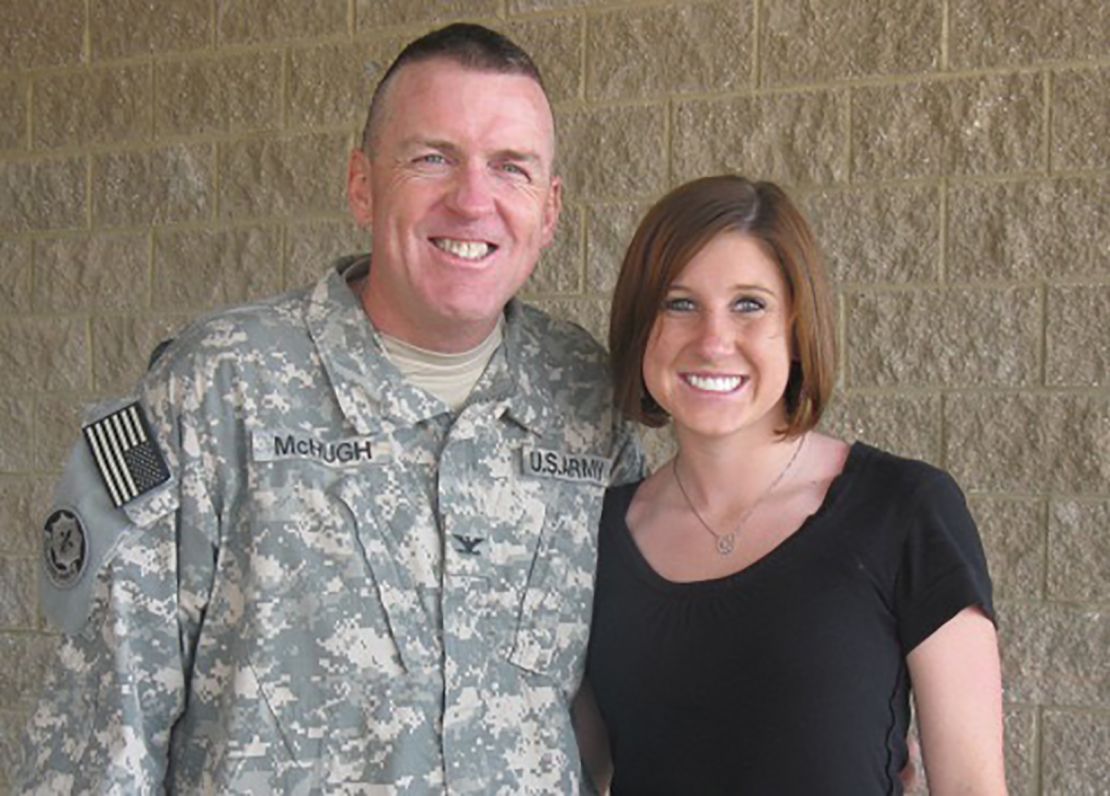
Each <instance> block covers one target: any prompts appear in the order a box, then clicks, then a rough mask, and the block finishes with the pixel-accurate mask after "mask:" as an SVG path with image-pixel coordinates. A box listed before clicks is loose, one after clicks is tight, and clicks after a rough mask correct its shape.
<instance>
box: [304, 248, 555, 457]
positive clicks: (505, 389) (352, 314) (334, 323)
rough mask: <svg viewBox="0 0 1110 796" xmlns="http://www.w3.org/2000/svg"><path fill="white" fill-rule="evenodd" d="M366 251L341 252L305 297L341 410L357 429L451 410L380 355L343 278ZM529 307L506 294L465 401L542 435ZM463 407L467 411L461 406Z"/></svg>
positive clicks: (356, 272) (544, 394) (365, 265)
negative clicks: (497, 334) (498, 326)
mask: <svg viewBox="0 0 1110 796" xmlns="http://www.w3.org/2000/svg"><path fill="white" fill-rule="evenodd" d="M369 268H370V258H369V257H368V256H366V255H362V256H351V257H344V258H342V259H340V260H338V261H337V262H336V263H335V264H334V266H333V267H332V268H331V269H329V271H328V273H327V274H326V275H325V276H324V277H323V278H321V279H320V281H319V282H317V283H316V286H315V288H313V290H312V291H311V292H310V293H309V295H308V298H307V300H306V308H305V317H306V323H307V326H308V332H309V335H310V336H311V337H312V340H313V342H314V343H315V345H316V349H317V351H318V352H319V354H320V359H321V361H322V362H323V365H324V369H325V370H326V371H327V374H328V378H329V380H330V381H331V384H332V389H333V391H334V393H335V396H336V400H337V401H338V402H339V405H340V407H341V408H342V410H343V414H344V415H345V416H346V417H347V419H348V420H349V421H350V422H351V424H352V425H353V426H354V427H355V428H356V430H357V431H358V433H359V434H367V435H369V434H375V433H378V432H379V431H380V429H381V424H382V421H383V419H386V420H389V421H391V422H393V423H395V424H401V425H415V424H416V423H419V422H421V421H424V420H428V419H430V418H432V417H435V416H437V415H442V414H446V413H449V412H450V409H449V407H448V406H447V405H446V404H444V403H443V402H442V401H440V400H439V399H438V398H435V397H434V396H432V395H429V394H428V393H426V392H424V391H423V390H421V389H419V388H418V387H415V386H413V385H411V384H409V383H408V382H407V381H405V379H404V377H403V376H402V375H401V372H400V371H399V370H398V369H397V367H396V366H395V365H393V363H391V362H390V361H389V360H388V359H387V358H386V356H385V352H384V349H383V348H382V344H381V340H380V338H379V336H378V332H377V330H376V329H375V328H374V324H373V323H371V321H370V319H369V318H368V317H367V315H366V312H365V310H364V309H363V307H362V303H361V302H360V301H359V299H358V296H356V295H355V293H354V291H353V290H351V287H350V283H351V282H352V281H354V280H357V279H360V278H362V277H365V276H366V274H367V273H368V271H369ZM532 312H534V310H530V309H529V308H526V307H525V306H524V305H523V304H521V303H520V302H519V301H517V300H515V299H513V300H512V301H510V302H509V304H508V306H507V307H506V309H505V330H504V339H503V341H502V344H501V346H500V347H499V349H498V350H497V351H496V352H495V353H494V355H493V357H492V358H491V359H490V363H489V365H488V366H487V368H486V372H485V373H483V374H482V377H481V378H480V379H479V380H478V383H477V384H475V385H474V391H473V392H472V393H471V396H470V398H469V399H468V400H467V404H466V406H467V407H470V406H473V405H480V404H487V405H494V406H495V407H498V411H497V414H498V415H499V416H504V415H508V416H509V417H510V418H511V419H512V420H513V421H514V422H516V423H518V424H519V425H521V426H523V427H524V428H526V429H528V430H529V431H531V432H533V433H535V434H538V435H540V436H543V435H544V434H545V432H546V431H547V430H548V428H549V426H550V424H551V422H552V421H553V417H554V415H553V411H552V409H551V400H550V397H549V391H548V389H547V380H548V379H550V378H551V374H547V373H545V372H542V371H545V370H546V368H543V367H539V366H538V365H539V363H541V362H542V361H543V360H544V357H543V348H542V341H541V340H540V337H539V335H538V334H537V332H538V330H537V329H536V328H535V325H534V324H533V323H531V322H530V320H529V315H530V313H532ZM463 411H464V412H465V411H466V409H465V408H464V410H463Z"/></svg>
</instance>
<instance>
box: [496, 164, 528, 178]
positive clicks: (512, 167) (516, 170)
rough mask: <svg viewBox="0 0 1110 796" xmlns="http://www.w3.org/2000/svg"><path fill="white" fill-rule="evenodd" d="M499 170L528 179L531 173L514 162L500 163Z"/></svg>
mask: <svg viewBox="0 0 1110 796" xmlns="http://www.w3.org/2000/svg"><path fill="white" fill-rule="evenodd" d="M501 171H503V172H505V173H507V174H511V175H513V176H514V177H523V178H525V179H528V178H529V177H530V176H531V175H529V174H528V172H527V171H525V170H524V169H523V168H521V167H520V166H519V165H517V164H516V163H502V164H501Z"/></svg>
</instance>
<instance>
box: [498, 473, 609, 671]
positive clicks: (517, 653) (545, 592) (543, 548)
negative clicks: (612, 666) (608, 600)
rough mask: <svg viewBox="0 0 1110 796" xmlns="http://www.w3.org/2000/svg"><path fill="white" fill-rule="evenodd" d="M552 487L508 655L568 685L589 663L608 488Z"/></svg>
mask: <svg viewBox="0 0 1110 796" xmlns="http://www.w3.org/2000/svg"><path fill="white" fill-rule="evenodd" d="M548 491H549V502H548V506H547V511H546V512H545V517H544V523H543V527H542V529H541V532H540V537H539V540H538V543H537V544H536V546H535V554H534V556H533V559H532V562H531V567H530V570H529V573H528V579H527V584H526V586H525V589H524V594H523V599H522V600H521V602H520V612H519V615H518V617H517V627H516V633H515V635H514V638H513V645H512V650H511V652H510V654H509V661H510V662H511V663H513V664H514V665H516V666H518V667H520V668H522V669H525V670H527V671H530V672H534V673H536V674H540V675H543V676H545V677H549V678H551V679H553V680H555V681H556V682H557V683H558V684H559V685H561V686H563V687H564V688H566V689H568V690H569V689H573V688H576V687H577V684H578V682H579V681H580V679H581V676H582V670H583V667H584V664H585V654H586V644H587V641H588V640H589V634H590V617H591V615H592V611H593V594H594V570H595V567H596V563H597V526H598V521H599V519H600V517H601V505H602V499H603V496H604V488H603V487H602V486H600V485H598V484H592V483H568V482H551V484H549V485H548Z"/></svg>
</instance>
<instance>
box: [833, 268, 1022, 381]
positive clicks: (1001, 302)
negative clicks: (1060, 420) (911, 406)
mask: <svg viewBox="0 0 1110 796" xmlns="http://www.w3.org/2000/svg"><path fill="white" fill-rule="evenodd" d="M1037 307H1038V301H1037V293H1036V291H1035V290H1034V289H1033V288H1007V289H1002V290H990V289H985V288H952V289H936V290H913V291H898V292H894V293H885V292H884V293H855V294H854V295H849V296H848V298H847V335H846V338H847V343H846V346H847V356H846V360H847V368H846V372H847V381H848V383H849V384H850V385H852V386H853V387H858V386H890V385H899V386H915V385H928V386H942V385H943V386H963V385H965V384H976V385H983V384H991V385H997V386H1009V387H1017V386H1024V385H1030V384H1032V383H1034V382H1035V381H1036V379H1037V377H1038V376H1039V373H1040V371H1039V368H1038V361H1037V360H1038V357H1037V350H1038V346H1039V341H1040V336H1041V330H1040V324H1039V323H1038V318H1037Z"/></svg>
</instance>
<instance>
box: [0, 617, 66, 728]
mask: <svg viewBox="0 0 1110 796" xmlns="http://www.w3.org/2000/svg"><path fill="white" fill-rule="evenodd" d="M56 644H57V641H56V639H55V637H53V636H47V635H43V634H40V633H0V660H3V661H4V663H5V665H4V666H2V667H0V694H3V699H4V706H5V707H7V708H16V709H22V710H27V711H30V710H33V709H34V706H35V701H36V699H37V698H38V694H39V686H40V685H41V683H42V676H43V673H44V672H46V669H47V666H48V665H49V664H50V662H51V657H52V655H53V652H54V647H55V645H56Z"/></svg>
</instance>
